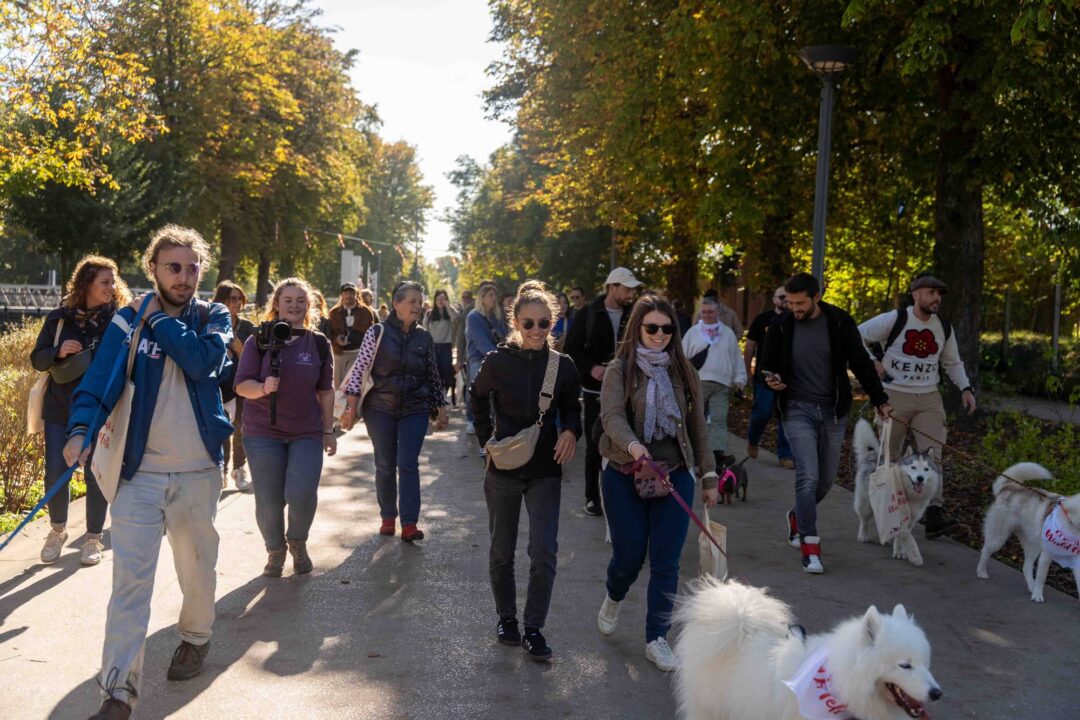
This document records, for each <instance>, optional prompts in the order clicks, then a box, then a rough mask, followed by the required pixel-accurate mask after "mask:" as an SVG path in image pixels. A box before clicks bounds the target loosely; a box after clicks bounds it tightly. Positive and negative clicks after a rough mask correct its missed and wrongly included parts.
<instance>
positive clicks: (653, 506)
mask: <svg viewBox="0 0 1080 720" xmlns="http://www.w3.org/2000/svg"><path fill="white" fill-rule="evenodd" d="M602 482H603V485H604V510H605V511H606V512H607V521H608V526H609V527H610V528H611V562H610V563H608V569H607V591H608V596H609V597H611V599H612V600H614V601H616V602H621V601H622V599H623V598H624V597H626V593H627V592H628V591H629V590H630V586H631V585H633V584H634V581H635V580H637V576H638V573H639V572H641V568H642V566H644V564H645V554H646V553H648V555H649V592H648V611H647V612H646V615H645V642H652V641H653V640H655V639H656V638H659V637H665V636H666V635H667V632H668V630H669V629H670V628H671V608H672V603H673V601H674V598H675V594H676V593H677V592H678V591H679V557H680V556H681V555H682V549H683V544H684V543H685V542H686V532H687V529H688V528H689V525H690V516H689V515H687V514H686V511H685V510H683V509H682V507H681V506H680V505H679V503H678V502H677V501H676V500H675V498H674V497H672V496H671V495H667V496H665V497H662V498H654V499H652V500H642V499H641V498H640V497H638V494H637V491H636V490H635V489H634V477H633V476H632V475H625V474H623V473H621V472H619V471H618V470H616V469H615V466H614V465H613V464H611V463H609V464H608V466H607V469H606V470H604V475H603V480H602ZM671 482H672V484H674V485H675V489H676V490H677V491H678V493H679V494H680V495H681V496H682V498H683V500H685V501H686V502H687V504H688V505H692V504H693V502H694V476H693V475H691V474H690V472H689V471H688V470H687V469H686V468H679V469H678V470H675V471H673V472H672V473H671Z"/></svg>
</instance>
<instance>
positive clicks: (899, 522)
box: [867, 418, 911, 545]
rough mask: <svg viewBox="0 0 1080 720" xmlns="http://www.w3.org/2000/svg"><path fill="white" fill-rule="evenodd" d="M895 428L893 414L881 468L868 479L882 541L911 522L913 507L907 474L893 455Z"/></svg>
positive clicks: (887, 423) (880, 457) (882, 440)
mask: <svg viewBox="0 0 1080 720" xmlns="http://www.w3.org/2000/svg"><path fill="white" fill-rule="evenodd" d="M892 430H893V421H892V418H889V419H888V420H886V421H885V427H884V428H883V429H882V431H881V438H880V440H879V447H878V466H877V469H875V470H874V472H872V473H870V477H869V478H868V479H867V483H868V489H869V494H870V509H871V510H873V511H874V524H875V525H876V526H877V531H878V539H879V540H880V541H881V544H882V545H884V544H885V543H887V542H889V541H891V540H892V539H893V538H895V537H896V536H897V535H899V534H900V531H901V530H902V529H903V528H905V527H910V526H911V508H910V507H909V506H908V499H907V493H905V492H904V474H903V472H902V471H901V470H900V466H899V465H897V464H896V463H894V462H893V461H892V458H891V457H889V437H890V435H891V434H892Z"/></svg>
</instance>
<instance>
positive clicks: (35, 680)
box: [0, 413, 1080, 720]
mask: <svg viewBox="0 0 1080 720" xmlns="http://www.w3.org/2000/svg"><path fill="white" fill-rule="evenodd" d="M463 425H464V421H463V418H462V417H461V415H460V414H458V413H455V414H454V416H453V424H452V426H451V429H450V430H449V431H447V432H445V433H440V434H437V435H433V436H431V437H429V438H428V441H427V442H426V443H425V446H424V452H423V455H422V475H423V478H424V502H425V510H424V513H423V521H424V522H423V527H424V528H425V530H426V531H427V532H428V533H429V539H428V540H426V541H425V542H424V543H422V544H419V545H417V546H415V547H414V546H407V545H404V544H402V543H401V542H400V541H399V540H397V539H384V538H380V537H378V536H377V535H376V534H375V532H374V531H375V528H376V525H377V522H378V520H377V515H378V513H377V510H376V507H375V497H374V488H373V483H372V459H371V450H370V445H369V443H368V442H367V439H366V437H364V436H363V434H362V433H361V432H357V431H354V432H353V433H352V434H351V435H349V436H346V437H345V438H344V439H343V440H342V442H341V444H340V445H341V454H340V455H339V456H338V457H337V458H335V459H333V460H332V461H330V462H329V463H328V464H327V467H326V470H325V471H324V475H323V486H322V489H321V492H320V507H319V512H318V516H317V517H316V521H315V527H314V529H313V535H312V538H311V542H310V545H311V551H312V555H313V557H314V560H315V563H316V570H315V572H314V573H313V575H311V576H309V577H306V578H293V577H288V576H287V577H285V578H284V579H280V580H267V579H264V578H262V577H260V576H259V572H260V570H261V568H262V565H263V563H264V561H265V555H264V554H263V550H262V547H261V545H262V544H261V542H260V538H259V535H258V531H257V530H256V528H255V522H254V518H253V505H254V500H253V498H252V497H251V496H249V495H238V494H236V493H234V492H229V493H226V494H225V496H224V497H223V498H222V501H221V507H220V512H219V515H218V528H219V531H220V533H221V554H220V556H221V559H220V562H219V564H218V575H219V577H218V603H217V609H218V620H217V624H216V626H215V635H214V639H213V648H212V650H211V652H210V656H209V658H208V665H207V667H206V670H205V672H204V674H203V675H202V676H201V677H199V678H198V679H195V680H192V681H190V682H187V683H179V684H177V683H167V682H166V681H165V680H164V674H165V669H166V667H167V666H168V662H169V658H170V656H171V653H172V650H173V648H174V647H175V645H176V643H177V642H178V641H177V639H176V636H175V629H174V623H175V619H176V617H177V613H178V611H179V601H180V592H179V588H178V587H177V584H176V579H175V575H174V573H173V571H172V568H171V564H172V563H171V558H170V557H169V550H168V545H167V543H165V544H164V545H163V548H164V549H163V551H162V558H161V564H160V571H159V573H158V583H157V588H156V593H155V597H154V603H153V612H152V616H151V627H150V638H149V641H148V645H147V658H146V665H145V675H146V679H145V684H144V700H143V702H142V704H141V705H140V707H139V709H138V711H137V713H136V715H135V717H136V718H164V717H175V718H200V719H202V718H229V719H230V720H243V719H245V718H260V719H262V718H266V719H271V720H272V719H276V718H304V719H305V720H306V719H310V718H335V719H337V718H365V719H367V718H371V719H378V720H382V719H384V718H386V719H394V720H405V719H408V720H422V719H427V718H431V719H439V720H442V719H445V720H460V719H462V718H470V719H471V718H481V719H483V718H499V719H505V718H525V717H547V718H585V719H588V720H605V719H608V718H610V719H616V718H618V719H620V720H622V719H635V718H641V719H642V720H645V719H649V720H655V719H658V718H671V717H673V716H674V710H673V703H672V698H671V690H670V678H669V677H668V676H666V675H663V674H661V673H659V672H658V671H656V670H655V669H654V668H653V667H652V666H651V665H650V664H649V663H647V662H646V661H645V659H644V657H643V645H644V612H645V610H644V585H645V580H646V578H647V571H646V572H644V573H643V574H642V575H643V577H642V578H641V579H640V580H639V581H638V584H637V586H635V588H634V589H633V590H632V591H631V595H630V596H629V597H628V599H627V602H626V606H625V607H624V610H623V615H622V622H621V625H620V627H619V630H618V632H617V633H616V634H615V635H614V636H612V637H611V638H604V637H602V636H601V635H600V634H599V633H597V632H596V629H595V613H596V610H597V608H598V606H599V604H600V601H601V600H602V599H603V595H604V589H603V573H604V568H605V566H606V562H607V559H608V553H609V549H608V546H607V545H606V544H605V543H604V532H603V524H602V522H601V521H600V520H598V519H596V518H591V517H587V516H585V515H584V514H583V513H582V512H581V504H582V482H581V479H580V473H581V470H580V468H581V458H580V456H579V458H577V460H576V461H575V464H574V467H573V468H572V469H571V470H570V471H569V472H568V477H569V481H568V482H566V483H565V484H564V486H563V489H564V495H563V509H562V516H561V528H560V553H559V579H558V582H557V584H556V588H555V596H554V601H553V606H552V609H551V616H550V621H549V624H548V627H547V629H546V634H547V636H548V638H549V641H550V642H551V644H552V646H553V648H554V649H555V653H556V660H555V662H554V663H552V664H551V665H550V666H543V665H536V664H534V663H532V662H530V661H528V660H527V659H526V658H525V657H524V654H523V653H522V651H520V650H517V649H513V648H504V647H501V646H499V645H497V644H496V643H495V642H494V639H493V630H494V620H495V617H494V611H493V603H492V600H491V595H490V590H489V588H488V584H487V572H486V552H487V542H486V511H485V507H484V502H483V495H482V492H481V480H480V472H481V466H480V461H479V459H478V458H477V457H476V453H475V441H474V440H473V439H472V438H469V437H466V436H465V435H464V433H463ZM733 442H734V440H733ZM732 447H739V446H736V445H733V446H732ZM581 450H583V445H582V446H579V451H581ZM749 467H750V472H751V474H752V485H751V487H750V500H749V502H747V503H745V504H742V503H739V504H736V505H735V506H733V507H727V508H721V509H718V510H717V511H716V514H715V516H714V519H718V520H721V521H724V522H726V523H727V524H728V526H729V544H730V548H729V549H730V551H731V553H732V557H733V568H732V569H733V571H734V572H735V573H737V574H739V575H741V576H743V577H744V578H746V579H748V580H749V581H750V582H752V583H754V584H756V585H763V586H770V587H772V588H773V592H775V593H776V594H777V595H778V596H780V597H781V598H783V599H784V600H785V601H787V602H790V603H792V604H793V605H794V608H795V613H796V615H797V616H798V617H799V619H800V621H801V622H802V623H803V624H804V625H806V626H807V627H808V629H809V630H810V631H811V632H814V631H819V630H822V629H824V628H826V627H827V626H829V625H831V624H832V623H835V622H836V621H838V620H840V619H842V618H844V617H845V616H848V615H850V614H854V613H860V612H862V611H863V610H865V608H866V606H867V605H868V604H869V603H872V602H873V603H877V604H878V605H879V607H882V608H889V609H891V608H892V606H893V605H894V604H895V603H896V602H903V603H904V604H905V605H906V606H907V607H908V609H909V610H912V611H913V612H914V613H915V614H916V616H917V618H918V619H919V621H920V622H921V623H922V625H923V627H924V628H925V629H926V631H927V633H928V635H929V637H930V639H931V642H932V643H933V646H934V665H933V670H934V673H935V675H936V677H937V678H938V680H939V681H940V682H941V683H942V685H943V687H944V689H945V698H944V699H943V700H942V701H941V702H940V703H938V707H937V708H936V710H935V712H934V716H935V717H936V718H979V719H980V720H996V719H999V718H1000V719H1001V720H1005V719H1006V718H1008V719H1009V720H1025V719H1030V720H1036V719H1038V720H1046V719H1050V718H1063V719H1064V718H1076V717H1080V685H1078V684H1077V682H1076V679H1077V678H1080V651H1078V650H1077V648H1080V622H1078V621H1080V607H1078V606H1077V603H1076V601H1075V600H1073V599H1071V598H1069V597H1067V596H1065V595H1064V594H1061V593H1058V592H1054V591H1048V594H1047V602H1046V604H1045V605H1035V604H1032V603H1031V602H1030V601H1029V600H1028V598H1027V593H1026V592H1025V589H1024V583H1023V580H1022V579H1021V577H1020V576H1019V574H1018V573H1017V572H1015V571H1013V570H1010V569H1008V568H1006V567H1005V566H1003V565H1000V564H996V563H995V564H994V565H993V566H992V568H991V572H992V575H993V578H992V579H991V580H990V581H989V582H984V581H978V580H976V578H975V563H976V559H977V556H976V553H975V552H973V551H972V550H970V549H968V548H965V547H962V546H960V545H958V544H955V543H952V542H947V541H946V542H934V543H931V542H921V543H920V544H921V547H922V549H923V554H924V556H925V558H926V561H927V564H926V566H925V567H924V568H921V569H919V568H914V567H911V566H910V565H907V564H906V563H901V562H899V561H894V560H892V559H891V558H890V557H889V552H888V550H886V549H885V548H881V547H877V546H870V545H860V544H858V543H856V542H855V539H854V538H855V526H856V525H855V519H854V515H853V513H852V511H851V509H850V507H851V496H850V494H849V493H847V492H846V491H843V490H839V489H838V490H835V491H834V492H833V494H832V495H831V496H830V497H829V498H828V499H827V501H826V502H825V503H824V504H823V506H822V531H823V535H824V541H825V546H824V550H825V561H826V565H827V568H828V573H827V574H826V575H824V576H822V577H811V576H807V575H805V574H803V573H802V572H801V571H800V570H799V560H798V555H797V553H796V551H794V550H792V549H790V548H788V547H787V545H786V543H785V542H784V538H783V535H782V531H783V525H782V520H783V511H784V509H785V508H786V505H787V504H788V502H789V500H790V496H791V481H792V475H791V473H790V472H789V471H784V470H782V469H780V468H779V467H778V466H777V465H776V464H775V459H774V458H772V457H771V456H767V454H766V453H762V458H761V459H759V460H758V461H755V462H751V463H750V465H749ZM81 507H82V506H81V503H76V504H75V506H74V508H73V513H72V517H78V516H79V515H80V514H81ZM46 529H47V528H46V527H45V526H44V524H43V523H38V524H37V526H36V527H34V528H32V529H31V532H30V534H28V535H27V536H26V537H23V538H20V539H19V540H17V541H16V542H14V543H12V545H11V547H9V548H8V550H6V551H5V552H4V553H3V554H2V555H0V671H2V672H3V677H4V680H5V685H6V690H5V693H4V700H3V707H4V713H3V714H4V716H5V717H19V718H57V719H68V718H77V719H82V718H85V717H87V716H88V715H89V714H90V713H91V712H92V711H93V710H94V709H95V708H96V706H97V704H98V702H99V701H98V693H97V689H96V687H95V683H94V678H93V675H94V673H95V671H96V668H97V667H98V663H99V659H100V653H101V644H102V635H103V625H104V616H105V606H106V603H107V601H108V597H109V590H110V568H111V556H110V554H108V553H107V554H106V560H105V562H104V563H103V564H102V565H101V566H99V567H96V568H86V569H80V568H79V566H78V554H77V549H76V547H75V546H74V542H73V543H72V547H70V548H69V549H68V551H67V552H66V554H65V555H64V557H63V558H62V560H61V562H60V563H58V564H57V565H54V566H51V567H46V566H42V565H40V564H38V563H37V562H36V557H37V552H38V550H39V548H40V543H41V540H42V538H43V535H44V532H45V531H46ZM81 530H82V529H81V528H73V532H72V537H73V538H77V532H81ZM75 531H77V532H75ZM695 539H696V531H692V533H691V540H690V542H688V543H687V549H686V552H685V555H684V558H683V568H684V573H683V575H684V578H689V577H690V576H691V575H692V574H693V573H694V572H696V567H697V560H696V541H695ZM519 557H520V560H519V573H518V574H519V578H520V581H521V583H520V584H521V585H522V587H523V583H524V580H525V571H524V568H525V563H527V560H526V559H525V558H524V551H523V550H522V553H521V555H520V556H519ZM541 710H542V714H540V712H539V711H541Z"/></svg>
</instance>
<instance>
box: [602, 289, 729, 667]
mask: <svg viewBox="0 0 1080 720" xmlns="http://www.w3.org/2000/svg"><path fill="white" fill-rule="evenodd" d="M600 421H601V423H602V425H603V430H604V432H603V435H602V436H601V437H600V442H599V447H600V454H601V456H603V457H604V458H605V459H606V467H605V469H604V472H603V475H602V476H601V479H600V483H601V489H602V492H603V499H604V510H605V512H606V514H607V520H608V527H609V528H610V530H611V548H612V554H611V562H610V563H609V564H608V570H607V596H606V597H605V598H604V603H603V605H602V606H601V608H600V615H599V618H598V625H599V628H600V632H601V633H603V634H604V635H610V634H612V633H613V632H615V626H616V623H617V622H618V619H619V603H620V602H621V601H622V599H623V598H624V597H626V594H627V592H629V590H630V586H631V585H633V584H634V581H635V580H637V576H638V573H639V572H641V568H642V566H643V565H644V564H645V557H646V555H648V558H649V590H648V611H647V613H646V616H645V657H646V658H648V660H649V661H651V662H652V663H653V664H655V665H656V666H657V667H658V668H659V669H661V670H664V671H666V672H670V671H671V670H674V669H675V656H674V654H673V653H672V651H671V648H670V647H669V646H668V644H667V640H666V636H667V632H668V630H669V629H670V627H671V620H670V618H671V609H672V598H674V597H675V594H676V593H677V592H678V590H679V557H680V555H681V554H682V548H683V543H684V542H685V541H686V533H687V530H688V528H689V520H690V518H689V516H688V515H687V514H686V513H685V512H684V511H683V509H682V507H681V506H680V505H679V504H678V501H676V500H675V498H674V497H673V496H672V495H670V494H660V495H657V496H651V497H643V495H645V496H649V495H651V492H649V487H648V486H647V485H645V484H643V483H642V484H640V486H639V483H638V482H636V479H635V471H637V470H638V468H637V467H636V466H635V462H637V461H638V460H639V458H643V457H645V458H650V459H651V460H652V461H653V462H654V463H656V464H658V465H659V466H661V467H662V468H664V469H665V470H666V474H667V476H668V478H669V479H670V481H671V484H672V485H673V486H674V488H675V490H676V491H677V492H678V493H679V494H680V495H681V496H682V497H683V499H684V500H685V501H686V503H687V504H688V505H692V504H693V498H694V477H695V476H696V477H700V478H701V487H702V489H703V490H704V492H705V504H706V505H708V506H709V507H712V506H713V505H715V504H716V500H717V490H716V484H717V477H716V461H715V458H714V457H713V454H712V450H711V448H710V447H709V436H708V426H707V425H706V424H705V415H704V407H703V406H702V402H701V386H700V383H699V382H698V375H697V372H696V371H695V370H694V367H693V366H692V365H691V364H690V361H689V360H688V359H687V358H686V355H685V354H684V353H683V350H682V342H681V341H680V339H679V326H678V318H677V317H676V315H675V311H674V309H673V308H672V307H671V305H669V304H668V302H667V301H666V300H664V299H662V298H660V297H658V296H656V295H645V296H644V297H642V298H641V299H639V300H638V301H637V302H636V303H635V304H634V307H633V309H632V310H631V312H630V318H629V319H628V320H627V323H626V331H625V335H624V340H623V342H622V343H621V344H620V345H619V348H618V350H617V351H616V353H615V358H614V359H613V360H612V361H611V362H610V363H609V364H608V366H607V371H606V372H605V373H604V382H603V385H602V387H601V390H600ZM647 474H648V473H644V472H639V475H647Z"/></svg>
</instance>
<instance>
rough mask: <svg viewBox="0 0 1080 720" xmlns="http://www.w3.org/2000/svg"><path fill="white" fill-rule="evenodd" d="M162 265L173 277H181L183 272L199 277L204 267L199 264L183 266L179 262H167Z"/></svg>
mask: <svg viewBox="0 0 1080 720" xmlns="http://www.w3.org/2000/svg"><path fill="white" fill-rule="evenodd" d="M161 265H162V267H164V268H165V269H166V270H168V271H169V273H171V274H172V275H179V274H180V273H181V272H187V274H188V275H198V274H199V273H201V272H202V266H200V265H199V264H198V263H189V264H187V265H181V264H180V263H178V262H167V263H162V264H161Z"/></svg>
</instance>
